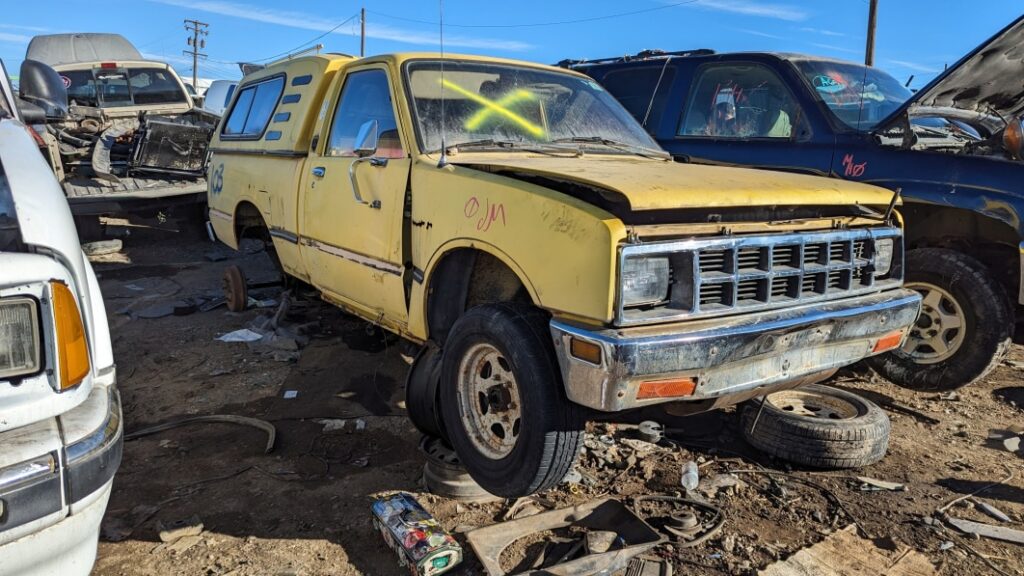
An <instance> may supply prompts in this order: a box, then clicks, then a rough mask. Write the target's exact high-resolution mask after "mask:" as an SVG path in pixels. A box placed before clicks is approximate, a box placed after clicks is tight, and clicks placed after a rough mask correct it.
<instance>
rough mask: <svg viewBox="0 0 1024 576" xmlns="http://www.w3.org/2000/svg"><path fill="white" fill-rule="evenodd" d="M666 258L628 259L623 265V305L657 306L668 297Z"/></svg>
mask: <svg viewBox="0 0 1024 576" xmlns="http://www.w3.org/2000/svg"><path fill="white" fill-rule="evenodd" d="M668 285H669V263H668V257H666V256H655V257H645V256H641V257H633V258H626V260H625V261H624V262H623V263H622V305H623V306H641V305H643V304H657V303H658V302H662V301H663V300H665V298H667V297H668Z"/></svg>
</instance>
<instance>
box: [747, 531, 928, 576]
mask: <svg viewBox="0 0 1024 576" xmlns="http://www.w3.org/2000/svg"><path fill="white" fill-rule="evenodd" d="M808 574H814V576H934V575H935V574H937V572H936V571H935V566H933V565H932V563H931V561H929V560H928V557H927V556H925V555H924V554H921V553H920V552H918V551H916V550H914V549H912V548H907V547H905V546H899V547H897V550H895V551H890V550H886V549H883V548H879V547H878V546H876V545H875V544H874V543H873V542H872V541H871V540H868V539H866V538H861V537H860V536H859V535H858V534H857V529H856V527H855V526H847V527H846V528H844V529H842V530H839V531H837V532H834V533H832V534H831V535H830V536H829V537H828V538H825V539H824V540H822V541H821V542H818V543H817V544H815V545H813V546H809V547H807V548H804V549H803V550H799V551H798V552H797V553H796V554H793V555H792V556H790V557H789V558H787V559H786V560H781V561H779V562H776V563H774V564H770V565H769V566H767V567H765V568H764V569H763V570H761V571H760V572H758V575H759V576H807V575H808Z"/></svg>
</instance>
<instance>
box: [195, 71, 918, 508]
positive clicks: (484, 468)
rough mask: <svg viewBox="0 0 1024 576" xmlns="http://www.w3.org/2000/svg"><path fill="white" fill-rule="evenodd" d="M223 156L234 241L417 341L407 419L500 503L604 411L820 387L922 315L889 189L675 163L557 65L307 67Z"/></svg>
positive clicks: (259, 97)
mask: <svg viewBox="0 0 1024 576" xmlns="http://www.w3.org/2000/svg"><path fill="white" fill-rule="evenodd" d="M210 149H211V151H212V155H211V159H210V168H209V174H208V178H209V205H210V215H211V222H212V225H213V229H214V231H215V232H216V235H217V237H218V238H219V239H220V240H221V241H223V242H224V243H226V244H228V245H230V246H232V247H237V246H238V242H239V240H240V239H241V238H243V237H255V238H262V239H263V240H265V241H266V243H267V246H268V249H272V250H273V252H274V253H275V255H276V260H277V261H279V262H280V266H281V267H282V268H283V271H284V273H286V274H287V275H288V276H290V277H292V278H294V279H297V280H300V281H302V282H304V283H308V284H310V285H312V286H314V287H315V288H316V289H317V290H319V291H320V293H321V294H322V296H323V298H324V299H325V300H327V301H329V302H332V303H335V304H337V305H338V306H340V307H342V308H344V309H346V310H348V311H350V312H352V313H354V314H357V315H359V316H361V317H362V318H364V319H366V320H367V321H369V322H372V323H374V324H377V325H379V326H381V327H383V328H385V329H387V330H390V331H393V332H395V333H397V334H399V335H400V336H402V337H403V338H405V339H406V340H408V341H410V342H412V343H414V344H417V345H419V346H421V347H422V348H421V352H420V354H419V355H418V356H417V360H416V361H415V363H414V365H413V368H412V370H411V375H410V378H409V382H408V389H407V395H408V403H407V405H408V408H409V412H410V416H411V417H412V418H413V421H414V422H415V423H416V424H417V426H418V427H419V428H420V429H421V430H424V431H426V432H429V433H433V434H436V435H441V436H444V437H446V438H447V439H448V440H449V441H450V442H451V444H452V445H453V446H454V448H455V449H456V451H457V452H458V454H459V455H460V457H461V459H462V461H463V463H464V464H465V466H466V467H467V469H468V471H469V472H470V474H471V475H472V476H473V478H474V479H475V480H476V481H477V482H479V484H480V485H481V486H483V487H484V488H485V489H487V490H488V491H490V492H492V493H494V494H498V495H502V496H519V495H524V494H529V493H532V492H536V491H539V490H543V489H546V488H548V487H550V486H552V485H554V484H556V483H557V482H558V481H559V480H560V479H561V478H562V477H563V476H564V475H565V473H566V472H567V471H568V470H569V469H570V467H571V466H572V464H573V462H574V460H575V458H576V455H577V454H578V453H579V448H580V445H581V442H582V437H583V435H582V430H583V427H584V424H585V420H586V417H587V414H588V413H589V411H591V410H597V411H603V412H613V411H621V410H627V409H631V408H636V407H641V406H646V405H650V404H656V403H665V402H674V403H677V406H676V407H675V408H676V409H677V410H679V409H681V410H684V411H694V412H696V411H700V410H708V409H711V408H715V407H721V406H726V405H729V404H732V403H736V402H739V401H742V400H744V399H748V398H751V397H753V396H756V395H760V394H765V393H768V392H771V391H774V390H778V389H782V388H789V387H793V386H797V385H800V384H803V383H808V382H813V381H815V380H818V379H821V378H822V377H824V376H826V375H828V374H829V373H831V372H833V371H834V370H835V369H837V368H839V367H841V366H844V365H847V364H851V363H853V362H856V361H858V360H860V359H862V358H864V357H867V356H871V355H873V354H877V353H880V352H883V351H886V350H890V349H892V348H895V347H898V346H899V345H900V344H901V342H902V341H903V339H904V337H905V336H906V333H907V330H908V327H909V326H910V325H911V324H912V323H913V322H914V320H915V319H916V317H917V314H918V309H919V306H920V297H919V296H917V295H916V294H915V293H914V292H912V291H909V290H905V289H903V288H902V279H903V245H902V235H901V229H900V226H899V223H898V221H897V216H896V215H895V214H894V213H893V211H892V207H893V206H894V205H895V201H894V200H893V199H892V195H891V193H889V192H888V191H886V190H883V189H880V188H875V187H871V186H866V185H861V184H856V183H853V182H843V181H839V180H829V179H825V178H816V177H810V176H801V175H787V174H779V173H770V172H763V171H753V170H745V169H739V168H724V167H715V166H696V165H685V164H677V163H674V162H673V161H672V160H671V159H670V158H669V156H668V155H667V154H665V153H664V152H663V151H662V150H661V149H660V148H659V147H658V146H657V144H655V143H654V142H653V141H652V140H651V138H650V137H649V136H648V135H647V134H646V133H645V132H644V130H643V129H642V128H641V126H640V125H639V124H637V123H636V121H635V120H633V119H632V117H631V116H630V115H629V113H628V112H626V111H625V110H624V109H623V108H622V107H621V106H620V105H619V104H618V102H616V101H615V100H614V99H613V98H612V97H611V96H610V95H609V94H608V93H607V92H605V91H604V90H603V89H602V88H601V87H600V86H599V85H597V84H596V83H595V82H593V81H592V80H591V79H589V78H587V77H586V76H583V75H581V74H577V73H574V72H571V71H566V70H562V69H557V68H552V67H548V66H542V65H537V64H530V63H525V62H516V61H510V60H499V59H493V58H484V57H476V56H457V55H446V56H444V57H443V58H442V57H440V56H438V55H435V54H395V55H381V56H374V57H368V58H361V59H357V58H352V57H349V56H343V55H317V56H306V57H300V58H293V59H287V60H284V61H280V62H277V63H274V64H272V65H269V66H267V68H265V69H264V70H261V71H259V72H256V73H254V74H250V75H248V76H246V77H245V78H244V79H243V81H242V83H241V84H240V85H239V87H238V89H237V91H236V93H235V96H234V99H233V101H232V103H231V104H230V106H229V108H228V111H227V113H226V114H225V116H224V118H223V119H222V121H221V124H220V126H219V128H218V130H217V132H216V134H215V136H214V138H213V141H212V143H211V147H210ZM342 368H343V367H342Z"/></svg>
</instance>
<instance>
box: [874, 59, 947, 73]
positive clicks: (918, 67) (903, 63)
mask: <svg viewBox="0 0 1024 576" xmlns="http://www.w3.org/2000/svg"><path fill="white" fill-rule="evenodd" d="M887 62H888V63H889V64H892V65H894V66H900V67H902V68H906V69H907V70H913V71H914V72H923V73H925V74H937V73H939V72H942V68H936V67H934V66H929V65H927V64H919V63H917V62H910V61H907V60H887Z"/></svg>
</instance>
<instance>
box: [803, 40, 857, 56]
mask: <svg viewBox="0 0 1024 576" xmlns="http://www.w3.org/2000/svg"><path fill="white" fill-rule="evenodd" d="M811 46H817V47H818V48H824V49H825V50H833V51H835V52H846V53H847V54H863V53H864V51H863V50H854V49H853V48H846V47H844V46H836V45H834V44H821V43H819V42H811Z"/></svg>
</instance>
